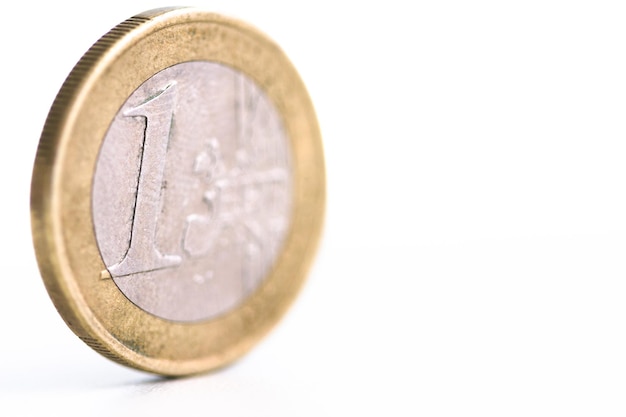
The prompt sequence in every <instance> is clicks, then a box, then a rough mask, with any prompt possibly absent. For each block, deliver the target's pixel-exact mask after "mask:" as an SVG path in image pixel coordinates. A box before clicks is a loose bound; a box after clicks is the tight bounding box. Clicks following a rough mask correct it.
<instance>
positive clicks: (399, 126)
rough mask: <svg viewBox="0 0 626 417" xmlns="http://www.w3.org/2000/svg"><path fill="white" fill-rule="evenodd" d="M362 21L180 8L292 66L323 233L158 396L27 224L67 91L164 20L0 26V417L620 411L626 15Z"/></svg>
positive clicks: (325, 5)
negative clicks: (63, 304)
mask: <svg viewBox="0 0 626 417" xmlns="http://www.w3.org/2000/svg"><path fill="white" fill-rule="evenodd" d="M131 3H132V4H131ZM363 3H365V2H361V3H348V2H347V1H345V2H341V3H339V4H338V2H331V1H327V2H324V1H317V2H308V3H307V2H286V1H285V2H279V1H269V0H268V1H264V2H252V1H249V2H237V3H235V2H231V1H214V2H210V1H206V2H198V4H197V5H199V6H203V7H204V8H207V9H211V10H215V11H218V12H222V13H225V14H229V15H231V16H235V17H239V18H242V19H244V20H247V21H249V22H251V23H253V24H254V25H255V26H257V27H259V28H261V29H262V30H264V31H265V32H266V33H268V34H269V35H270V36H271V37H273V38H274V39H275V40H276V41H277V42H279V43H280V44H281V45H282V46H283V48H284V49H285V51H286V52H287V53H288V54H289V56H290V57H291V59H292V60H293V62H294V63H295V65H296V66H297V67H298V69H299V70H300V72H301V75H302V77H303V79H304V80H305V82H306V83H307V85H308V88H309V90H310V93H311V96H312V97H313V99H314V102H315V104H316V108H317V111H318V115H319V119H320V123H321V126H322V129H323V133H324V140H325V146H326V152H327V163H328V182H329V198H328V216H327V224H326V225H327V227H326V233H325V236H324V241H323V245H322V250H321V252H320V256H319V258H318V260H317V262H316V264H315V267H314V269H313V271H312V274H311V276H310V280H309V282H308V284H307V286H306V287H305V290H304V291H303V293H302V296H301V298H300V299H299V300H298V301H297V303H296V304H295V306H294V308H293V309H292V311H291V312H290V314H289V315H288V316H287V317H286V318H285V319H284V320H283V321H282V322H281V324H280V325H279V326H278V327H277V329H276V330H275V331H274V332H273V333H272V334H271V335H270V336H269V337H268V338H267V339H265V340H264V341H263V342H262V343H261V344H260V345H259V346H258V348H257V349H256V350H254V351H253V352H252V353H251V354H250V355H248V356H247V357H246V358H244V359H243V360H242V361H240V362H238V363H237V364H236V365H234V366H233V367H230V368H228V369H225V370H223V371H220V372H218V373H215V374H211V375H207V376H203V377H198V378H190V379H183V380H165V381H164V380H159V379H157V378H155V377H152V376H150V375H147V374H143V373H140V372H135V371H132V370H128V369H125V368H123V367H121V366H118V365H116V364H113V363H111V362H109V361H108V360H106V359H104V358H102V357H100V356H99V355H98V354H97V353H95V352H92V351H91V350H90V349H89V348H88V347H87V346H85V345H84V344H83V343H82V342H81V341H80V340H78V339H77V338H76V337H75V336H73V335H72V334H71V332H70V331H69V330H68V329H67V328H66V327H65V325H64V324H63V322H62V320H61V319H60V317H59V316H58V315H57V313H56V312H55V310H54V308H53V306H52V303H51V302H50V301H49V299H48V296H47V294H46V292H45V289H44V287H43V284H42V283H41V280H40V278H39V276H38V272H37V268H36V264H35V259H34V255H33V251H32V248H31V243H30V230H29V223H28V222H29V219H28V193H29V182H30V171H31V166H32V162H33V158H34V154H35V149H36V146H37V141H38V137H39V134H40V130H41V127H42V125H43V122H44V120H45V117H46V114H47V111H48V108H49V106H50V104H51V102H52V100H53V98H54V96H55V94H56V92H57V90H58V88H59V87H60V85H61V83H62V82H63V79H64V78H65V76H66V75H67V73H68V72H69V71H70V69H71V68H72V66H73V65H74V63H75V62H76V61H77V60H78V59H79V58H80V56H81V55H82V53H83V52H84V51H85V50H86V49H87V48H88V47H89V46H90V44H91V43H93V42H94V41H95V40H96V39H97V38H98V37H99V36H100V35H102V34H103V33H104V32H106V31H107V30H108V29H109V28H110V27H112V26H114V25H115V24H117V23H118V22H119V21H121V20H123V19H125V18H127V17H129V16H131V15H132V14H135V13H137V12H140V11H142V10H144V9H150V8H153V7H156V6H160V5H162V4H156V3H153V2H147V1H136V2H118V1H110V2H101V3H98V4H94V3H89V2H87V3H81V4H79V5H78V6H76V5H75V3H71V2H67V1H58V2H54V5H52V4H49V3H45V4H40V5H33V4H26V3H24V5H18V3H17V2H15V3H13V4H11V5H10V6H8V8H7V6H5V7H4V8H3V10H2V17H3V24H2V25H0V35H1V36H0V42H1V44H0V47H1V50H2V52H3V57H4V58H3V60H2V66H1V67H0V75H1V79H2V80H3V86H2V100H0V114H1V115H2V116H1V117H2V119H1V120H2V132H3V139H4V141H3V144H4V147H3V152H2V153H0V181H1V182H0V189H1V190H2V195H3V198H2V201H3V206H2V216H1V217H0V230H2V231H3V233H1V234H0V250H1V252H2V253H3V254H4V261H3V267H4V268H3V272H4V273H3V278H4V279H3V282H4V286H3V287H2V288H3V289H2V291H0V326H1V329H2V333H1V335H2V336H0V341H1V343H0V415H3V416H4V415H7V416H9V415H11V416H14V415H44V414H46V415H48V414H49V415H61V414H62V413H63V415H81V416H83V415H102V416H105V415H106V416H124V415H135V416H136V415H146V414H145V412H146V411H150V412H151V413H152V415H174V414H176V415H181V416H184V415H221V416H222V415H224V416H226V415H242V416H251V415H255V416H256V415H261V416H264V415H267V416H281V415H285V416H294V415H298V416H305V415H311V416H320V415H360V414H368V415H389V416H395V415H421V416H465V415H476V416H529V415H533V416H538V415H540V416H555V415H567V416H617V415H623V414H624V413H625V412H626V402H624V390H625V388H626V336H625V335H626V303H625V302H624V299H625V296H626V267H625V263H624V259H625V254H626V239H625V238H626V220H625V214H626V194H625V189H626V164H625V163H624V159H625V158H624V157H625V156H626V117H625V115H626V99H625V98H626V76H625V74H626V25H625V24H624V22H625V21H626V9H624V7H625V6H623V3H622V2H618V1H614V2H602V1H595V2H591V1H588V2H572V1H569V2H566V1H553V0H547V1H526V2H497V1H492V2H488V1H477V2H463V1H440V2H419V3H416V2H413V3H411V4H412V5H411V6H409V4H410V3H408V2H401V1H387V2H381V3H373V2H372V3H370V4H363ZM70 5H71V7H70ZM83 16H84V19H85V20H84V21H81V20H80V19H79V17H83Z"/></svg>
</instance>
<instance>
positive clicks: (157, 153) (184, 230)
mask: <svg viewBox="0 0 626 417" xmlns="http://www.w3.org/2000/svg"><path fill="white" fill-rule="evenodd" d="M291 167H292V163H291V148H290V144H289V141H288V140H287V137H286V134H285V130H284V127H283V124H282V121H281V118H280V116H279V114H278V112H277V110H276V108H275V107H274V105H273V104H272V103H271V102H270V100H269V99H268V97H267V96H266V94H265V93H264V92H263V91H262V90H261V89H260V88H259V86H258V85H257V84H256V83H255V82H254V81H252V80H251V79H250V78H248V77H247V76H246V75H244V74H242V73H241V72H239V71H237V70H235V69H233V68H231V67H228V66H225V65H221V64H217V63H213V62H204V61H194V62H185V63H181V64H177V65H174V66H172V67H170V68H167V69H165V70H163V71H161V72H159V73H157V74H155V75H154V76H153V77H151V78H150V79H149V80H147V81H146V82H145V83H143V84H142V85H141V86H140V87H139V88H138V89H137V90H135V92H134V93H133V94H132V95H131V96H130V97H129V98H128V100H127V101H126V102H125V103H124V105H123V106H122V108H121V109H120V110H119V112H118V113H117V115H116V116H115V118H114V119H113V122H112V123H111V126H110V128H109V130H108V132H107V134H106V137H105V138H104V142H103V144H102V148H101V150H100V154H99V157H98V161H97V166H96V173H95V177H94V184H93V193H92V206H93V219H94V225H95V232H96V239H97V242H98V247H99V249H100V253H101V255H102V259H103V260H104V263H105V265H106V267H107V270H108V273H107V272H106V271H103V277H107V276H110V277H112V278H113V280H114V281H115V283H116V284H117V286H118V287H119V289H120V290H121V291H122V292H123V293H124V295H125V296H126V297H127V298H128V299H129V300H131V301H132V302H133V303H135V304H136V305H137V306H138V307H140V308H142V309H143V310H145V311H147V312H149V313H152V314H154V315H156V316H158V317H161V318H164V319H167V320H173V321H198V320H205V319H210V318H213V317H216V316H219V315H221V314H223V313H225V312H227V311H229V310H231V309H233V308H234V307H236V306H237V305H239V304H240V303H242V302H243V301H244V300H245V299H246V298H247V297H248V296H249V295H250V294H251V293H252V292H253V291H254V290H255V289H256V288H258V287H259V285H260V284H261V282H262V281H263V280H264V278H265V277H266V276H267V274H268V273H269V271H270V268H271V267H272V265H273V263H274V262H275V260H276V258H277V255H278V253H279V251H280V249H281V247H282V243H283V241H284V239H285V235H286V233H287V230H288V228H289V225H290V222H291V209H292V168H291Z"/></svg>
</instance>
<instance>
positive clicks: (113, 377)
mask: <svg viewBox="0 0 626 417" xmlns="http://www.w3.org/2000/svg"><path fill="white" fill-rule="evenodd" d="M81 356H82V355H81ZM90 356H91V355H90ZM80 359H82V357H81V358H80ZM0 375H1V377H0V394H1V393H5V392H6V393H33V392H41V393H45V392H48V393H55V392H83V391H94V390H99V389H112V388H121V387H131V386H135V387H137V386H142V385H146V384H147V385H149V384H154V383H159V382H162V381H164V380H165V379H164V378H161V377H158V376H154V375H150V374H146V373H143V372H139V371H135V370H132V369H128V368H125V367H122V366H121V365H117V364H115V363H113V362H110V361H106V360H105V361H102V358H97V357H96V358H94V357H92V358H91V360H89V361H88V363H87V362H84V361H83V362H82V363H81V362H78V361H76V360H75V359H69V358H45V357H41V356H40V357H38V358H30V360H28V361H21V363H20V362H14V363H11V364H9V365H5V364H3V363H0Z"/></svg>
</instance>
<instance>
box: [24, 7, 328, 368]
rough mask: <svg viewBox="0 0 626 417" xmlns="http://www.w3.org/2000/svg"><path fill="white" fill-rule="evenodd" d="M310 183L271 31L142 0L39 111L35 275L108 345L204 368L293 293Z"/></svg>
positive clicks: (310, 223)
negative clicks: (139, 9) (42, 118)
mask: <svg viewBox="0 0 626 417" xmlns="http://www.w3.org/2000/svg"><path fill="white" fill-rule="evenodd" d="M324 182H325V181H324V161H323V155H322V147H321V138H320V134H319V128H318V125H317V121H316V118H315V114H314V111H313V107H312V105H311V102H310V99H309V97H308V95H307V93H306V89H305V88H304V85H303V84H302V81H301V80H300V78H299V76H298V74H297V72H296V71H295V69H294V68H293V66H292V65H291V64H290V63H289V61H288V60H287V58H286V57H285V55H284V54H283V53H282V51H281V50H280V49H279V48H278V47H277V46H276V45H275V44H274V43H273V42H272V41H270V40H269V39H268V38H267V37H265V36H264V35H263V34H261V33H259V32H258V31H257V30H255V29H252V28H250V27H248V26H247V25H245V24H243V23H240V22H238V21H235V20H233V19H229V18H225V17H222V16H218V15H215V14H211V13H207V12H203V11H199V10H196V9H190V8H170V9H157V10H152V11H148V12H145V13H143V14H141V15H138V16H135V17H133V18H131V19H129V20H127V21H126V22H123V23H121V24H120V25H118V26H117V27H115V28H114V29H112V30H111V31H110V32H109V33H108V34H107V35H105V36H104V37H103V38H101V39H100V40H99V41H98V42H96V44H94V46H93V47H92V48H91V49H90V50H89V51H88V52H87V53H86V54H85V55H84V56H83V58H82V59H81V60H80V61H79V63H78V64H77V65H76V67H75V68H74V70H73V71H72V72H71V74H70V75H69V76H68V78H67V80H66V82H65V83H64V85H63V87H62V88H61V90H60V92H59V94H58V96H57V98H56V100H55V102H54V104H53V106H52V109H51V110H50V114H49V116H48V119H47V121H46V124H45V127H44V130H43V133H42V137H41V140H40V144H39V148H38V152H37V158H36V161H35V167H34V171H33V182H32V189H31V219H32V227H33V240H34V243H35V249H36V253H37V259H38V262H39V266H40V271H41V274H42V276H43V278H44V282H45V284H46V286H47V288H48V291H49V294H50V296H51V298H52V300H53V302H54V304H55V306H56V307H57V310H58V311H59V312H60V314H61V315H62V317H63V318H64V320H65V321H66V323H67V324H68V325H69V327H70V328H71V329H72V330H73V331H74V332H75V333H76V334H77V335H78V336H79V337H80V338H81V339H83V340H84V341H85V342H86V343H87V344H88V345H90V346H91V347H92V348H94V349H95V350H97V351H98V352H100V353H102V354H103V355H105V356H107V357H109V358H110V359H113V360H115V361H117V362H120V363H123V364H126V365H128V366H132V367H135V368H138V369H142V370H146V371H150V372H154V373H159V374H164V375H186V374H191V373H198V372H204V371H207V370H210V369H214V368H216V367H219V366H223V365H225V364H227V363H230V362H232V361H233V360H235V359H237V358H238V357H240V356H241V355H243V354H244V353H245V352H246V351H248V350H249V349H250V348H252V346H253V345H254V344H255V343H256V342H257V341H258V340H259V339H260V338H261V337H262V336H263V335H264V334H265V333H266V332H267V331H268V330H269V329H270V328H271V327H272V326H273V325H274V324H275V323H276V322H277V321H278V320H279V318H280V317H281V316H282V315H283V314H284V312H285V311H286V309H287V307H288V306H289V305H290V304H291V302H292V301H293V299H294V298H295V296H296V294H297V292H298V290H299V288H300V287H301V285H302V282H303V280H304V278H305V275H306V272H307V269H308V266H309V264H310V263H311V261H312V258H313V254H314V252H315V249H316V246H317V241H318V240H319V235H320V231H321V226H322V217H323V208H324V195H325V185H324Z"/></svg>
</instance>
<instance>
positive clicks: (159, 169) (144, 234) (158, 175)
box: [109, 82, 182, 276]
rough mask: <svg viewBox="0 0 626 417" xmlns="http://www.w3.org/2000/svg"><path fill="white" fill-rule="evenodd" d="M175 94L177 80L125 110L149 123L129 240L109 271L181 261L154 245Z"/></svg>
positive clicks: (151, 267) (133, 271) (119, 273)
mask: <svg viewBox="0 0 626 417" xmlns="http://www.w3.org/2000/svg"><path fill="white" fill-rule="evenodd" d="M175 98H176V83H175V82H172V83H170V84H169V85H167V87H165V89H163V91H161V92H159V93H158V94H157V95H156V96H154V97H151V98H150V99H149V100H148V101H146V102H144V103H142V104H140V105H139V106H137V107H134V108H132V109H130V110H127V111H126V112H125V113H124V116H129V117H143V118H144V119H145V123H146V127H145V131H144V137H143V148H142V149H143V152H142V155H141V163H140V165H139V181H138V183H137V195H136V199H135V208H134V213H133V225H132V228H131V233H130V244H129V246H128V250H127V251H126V254H125V255H124V259H122V260H121V262H119V263H118V264H115V265H113V266H111V267H109V272H110V273H111V275H113V276H124V275H132V274H137V273H139V272H147V271H153V270H155V269H162V268H169V267H173V266H177V265H179V264H180V263H181V261H182V260H181V257H180V256H177V255H163V254H161V252H159V250H158V249H157V248H156V246H155V235H156V227H157V223H158V220H159V211H160V210H161V199H162V195H161V186H162V183H163V173H164V171H165V156H166V153H167V145H168V142H169V137H170V130H171V127H172V116H173V113H174V103H175Z"/></svg>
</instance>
